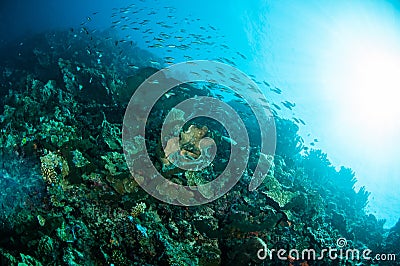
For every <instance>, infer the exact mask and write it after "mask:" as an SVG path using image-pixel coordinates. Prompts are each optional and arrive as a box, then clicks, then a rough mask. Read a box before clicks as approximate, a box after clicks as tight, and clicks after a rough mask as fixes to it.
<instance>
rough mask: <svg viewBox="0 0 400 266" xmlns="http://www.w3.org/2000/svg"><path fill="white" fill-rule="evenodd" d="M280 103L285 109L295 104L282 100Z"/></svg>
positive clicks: (290, 108)
mask: <svg viewBox="0 0 400 266" xmlns="http://www.w3.org/2000/svg"><path fill="white" fill-rule="evenodd" d="M282 104H283V106H285V107H286V108H287V109H289V110H292V109H293V107H295V106H296V104H295V103H291V102H289V101H283V102H282Z"/></svg>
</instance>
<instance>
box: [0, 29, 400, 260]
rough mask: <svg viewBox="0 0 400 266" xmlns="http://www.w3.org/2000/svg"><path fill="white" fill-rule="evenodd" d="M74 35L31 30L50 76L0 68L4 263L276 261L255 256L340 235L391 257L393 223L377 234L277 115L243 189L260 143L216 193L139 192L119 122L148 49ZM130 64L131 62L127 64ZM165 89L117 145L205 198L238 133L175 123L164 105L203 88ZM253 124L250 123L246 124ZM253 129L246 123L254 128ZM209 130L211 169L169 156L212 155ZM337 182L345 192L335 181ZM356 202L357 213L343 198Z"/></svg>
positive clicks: (318, 246) (140, 177)
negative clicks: (263, 169)
mask: <svg viewBox="0 0 400 266" xmlns="http://www.w3.org/2000/svg"><path fill="white" fill-rule="evenodd" d="M74 34H75V33H74ZM74 34H71V33H68V32H64V33H57V34H53V35H51V36H47V38H44V39H43V38H41V39H42V41H43V42H40V45H39V47H35V48H36V49H31V50H32V51H31V52H32V53H31V55H32V57H34V58H35V62H39V64H40V66H41V68H44V69H50V68H51V69H53V71H51V72H46V71H44V72H43V71H39V70H38V69H37V67H31V66H30V65H29V64H28V63H26V64H27V67H26V68H25V69H24V68H22V65H19V66H18V67H17V66H14V67H13V66H12V65H9V66H7V68H5V67H2V69H3V71H4V74H3V76H1V77H0V79H1V81H2V82H1V84H2V85H1V86H2V87H1V89H2V91H1V92H0V93H2V95H4V98H2V100H3V101H4V105H3V106H2V108H1V109H0V110H1V111H2V112H1V115H0V125H1V127H0V128H1V131H0V147H1V149H0V154H1V156H2V157H1V159H2V160H1V161H2V164H3V165H2V167H3V168H4V171H2V172H0V187H1V188H4V189H2V190H1V192H0V201H1V203H2V205H1V208H2V209H1V212H0V232H1V235H2V237H3V238H2V239H1V240H0V260H1V261H5V263H8V264H9V265H18V263H25V264H27V265H111V264H114V265H204V266H205V265H207V266H209V265H210V266H211V265H228V264H229V265H248V264H251V265H257V264H259V265H262V264H270V265H283V263H282V261H280V260H278V259H277V258H276V257H274V258H273V259H272V261H262V260H260V259H258V258H257V251H258V250H259V249H266V250H272V249H278V248H284V249H286V250H289V249H292V248H297V249H299V250H303V249H307V248H314V249H315V250H317V251H321V250H322V249H324V248H327V247H331V246H332V247H334V246H335V245H336V241H337V239H338V238H339V237H346V239H347V240H348V243H349V246H350V247H357V248H361V247H366V246H368V247H373V248H374V249H376V251H377V252H378V251H380V250H386V251H387V252H390V251H391V250H393V252H397V254H398V253H399V252H398V246H399V245H398V243H399V239H400V238H399V235H400V233H399V228H398V227H399V226H397V227H395V228H393V229H392V230H383V227H382V226H383V223H382V221H379V220H377V219H375V217H374V216H367V215H365V213H364V212H363V210H362V207H363V206H364V203H365V202H366V201H365V198H368V195H367V192H366V191H363V190H361V192H360V194H359V196H358V197H356V196H354V194H353V193H354V191H353V190H352V189H351V188H349V187H350V186H351V184H352V176H351V173H347V172H345V171H342V173H341V174H340V175H334V176H333V177H335V178H337V180H336V179H335V180H336V181H332V180H329V179H328V178H327V177H328V174H327V173H333V171H331V170H332V169H331V168H329V167H330V166H329V164H328V162H327V161H326V160H325V159H326V158H325V157H324V155H323V154H322V153H318V152H315V151H310V152H309V153H308V154H305V155H302V154H300V151H301V150H302V140H301V138H300V137H299V136H298V135H297V131H298V127H297V126H295V125H293V124H292V123H291V122H290V121H284V120H282V121H280V122H278V123H279V124H278V133H279V134H278V146H279V147H278V155H276V156H274V157H272V156H268V155H261V156H262V158H261V160H262V161H261V162H262V163H263V164H264V165H268V166H269V167H270V168H269V171H268V172H267V173H263V175H262V176H261V178H260V180H262V179H263V181H262V183H261V184H260V186H259V187H258V189H257V190H255V191H249V190H248V185H249V182H250V180H251V179H252V173H253V171H254V165H256V164H257V163H258V157H259V156H257V155H260V153H259V146H257V144H252V145H251V147H250V148H249V149H250V150H251V153H250V154H251V155H250V161H249V163H248V166H247V167H246V169H245V172H244V174H243V176H242V178H241V179H240V181H239V182H238V183H237V184H236V185H235V187H234V188H233V189H232V190H231V191H229V192H228V193H226V194H225V195H223V196H222V197H220V198H218V199H216V200H215V201H212V202H210V203H208V204H206V205H202V206H196V207H181V206H174V205H168V204H164V203H162V202H160V201H158V200H156V199H154V198H152V197H150V196H149V195H148V194H147V193H146V192H145V191H143V190H142V188H141V187H140V186H139V184H141V183H142V182H143V183H144V182H146V181H149V180H151V177H149V176H146V174H145V173H144V171H142V169H137V171H136V172H135V173H131V172H130V171H129V169H128V166H127V164H126V161H125V156H124V151H123V149H122V117H123V114H124V111H125V107H126V104H127V102H128V100H129V98H130V96H131V95H132V94H133V92H134V91H135V90H136V88H137V86H139V84H140V83H141V82H142V81H143V80H145V79H146V78H148V77H149V76H150V75H151V74H153V73H155V72H156V71H157V69H156V68H154V67H150V66H148V65H145V64H144V62H148V61H149V60H151V59H152V58H150V56H149V54H147V53H141V52H140V50H135V53H134V54H131V55H129V54H128V55H125V54H123V55H119V53H120V50H119V49H122V48H123V47H124V46H123V45H124V43H119V44H118V47H116V46H115V44H114V42H111V41H110V42H104V38H98V39H96V37H95V36H94V40H93V41H94V42H96V43H97V45H98V46H96V48H94V47H93V46H89V45H88V44H89V43H88V40H87V39H85V38H84V37H82V36H81V35H80V33H79V34H76V35H77V37H74V36H73V35H74ZM71 36H72V37H71ZM100 37H103V36H101V35H100ZM71 38H72V39H71ZM25 43H26V46H29V44H28V43H27V42H25ZM49 44H52V45H53V47H54V49H52V50H51V52H50V51H49V50H48V49H47V50H46V47H45V46H46V45H49ZM69 46H70V48H68V47H69ZM88 47H89V48H90V49H89V48H88ZM121 47H122V48H121ZM67 48H68V49H67ZM102 51H107V53H104V52H102ZM124 56H126V58H124ZM20 60H25V59H24V58H22V59H20ZM9 62H11V61H9ZM121 62H124V63H121ZM128 63H129V64H132V65H134V66H135V68H129V67H127V66H128ZM136 66H137V67H136ZM39 72H40V73H39ZM183 88H184V89H183ZM3 89H4V90H3ZM170 93H171V94H169V96H168V97H167V96H163V97H161V98H160V101H159V102H158V103H157V104H156V105H155V106H154V112H153V113H152V114H151V115H150V118H149V121H148V129H146V130H147V131H146V136H145V137H144V136H135V137H134V138H132V139H130V140H129V141H127V143H126V145H125V147H124V148H125V151H126V152H128V153H131V154H134V155H141V154H142V153H143V152H144V151H146V150H147V151H148V154H149V156H150V159H151V160H152V163H153V164H154V166H155V167H156V168H157V169H158V170H159V172H160V173H162V174H163V175H164V177H165V178H167V179H169V180H170V181H172V182H175V183H177V184H182V185H187V186H198V187H199V188H198V190H197V191H198V192H199V193H200V195H201V196H202V197H203V198H204V199H211V198H213V196H214V194H213V193H212V192H211V191H208V190H207V189H203V187H202V186H201V185H203V184H206V183H208V182H210V181H212V180H214V179H215V178H216V177H217V176H218V174H220V173H221V172H222V171H223V170H224V169H225V167H226V164H227V161H228V159H229V156H230V153H229V147H230V145H235V143H236V142H239V141H238V140H232V139H229V137H228V136H227V134H225V131H224V129H223V127H222V126H221V125H216V124H215V123H213V122H212V121H209V120H204V119H203V120H201V119H198V120H195V119H193V120H192V121H189V122H188V123H186V124H185V125H184V126H183V128H182V129H180V128H179V127H178V126H179V125H180V123H182V122H185V121H186V119H187V118H188V117H190V114H185V113H184V112H183V111H181V110H179V109H174V108H172V107H173V106H174V105H175V103H176V102H177V101H180V100H182V99H185V98H186V97H195V96H196V95H198V96H201V95H203V96H204V95H209V93H210V91H209V89H207V88H201V89H199V88H198V87H197V88H196V87H195V86H191V85H189V84H183V85H181V86H180V87H179V86H178V87H177V88H174V89H172V90H171V91H170ZM171 95H173V97H171ZM232 97H233V96H232ZM168 112H169V113H170V117H171V120H172V123H171V127H172V128H173V129H174V130H172V131H173V132H174V133H176V134H175V135H173V136H165V139H161V138H160V134H158V133H159V131H160V130H161V126H162V122H163V119H164V118H165V117H166V114H167V113H168ZM135 115H137V114H133V116H135ZM135 119H140V117H139V116H138V117H135ZM252 123H253V121H252V120H251V118H247V122H246V125H251V124H252ZM124 130H129V128H124ZM179 130H180V131H179ZM256 133H257V130H255V129H254V128H253V129H252V134H254V135H256ZM207 138H211V139H213V141H214V142H215V145H216V146H217V147H218V151H217V152H218V153H217V155H216V158H215V159H214V160H212V163H210V165H208V166H207V167H205V168H204V169H202V170H201V171H195V169H189V170H188V169H181V168H179V167H177V166H176V165H174V163H176V164H178V163H179V160H178V156H176V155H179V156H181V157H183V158H184V159H186V161H184V165H189V164H190V163H191V162H193V161H196V160H202V159H204V161H207V159H210V158H211V155H212V152H213V150H212V149H213V143H212V142H211V141H210V140H207ZM143 143H146V144H145V145H143ZM163 144H165V145H164V146H165V147H164V146H163ZM203 156H204V158H203ZM303 156H304V157H303ZM210 161H211V159H210ZM24 166H29V167H24ZM326 167H327V168H326ZM3 168H1V170H3ZM327 169H328V170H327ZM11 173H12V174H11ZM342 181H343V182H344V181H345V184H347V185H346V186H347V188H346V189H340V188H338V187H337V184H338V183H341V182H342ZM46 188H47V190H46ZM156 190H157V191H156V193H159V194H160V195H164V194H166V187H165V184H158V185H157V186H156ZM174 192H175V193H174ZM168 195H169V196H170V197H171V199H170V200H171V201H173V202H175V203H180V204H183V205H184V204H185V202H187V201H185V199H183V197H182V195H180V194H179V191H178V190H176V191H170V193H168ZM355 198H357V199H358V202H359V203H358V204H357V206H360V208H355V207H353V206H351V205H352V204H351V202H352V200H353V199H355ZM317 263H319V262H315V261H309V262H308V265H312V264H314V265H316V264H317ZM320 263H324V264H325V265H328V264H329V263H336V264H338V263H340V262H338V261H335V262H332V261H328V260H325V261H323V262H320ZM343 263H345V262H344V261H343ZM348 263H353V262H348ZM357 263H359V262H357ZM353 264H354V263H353ZM285 265H286V263H285Z"/></svg>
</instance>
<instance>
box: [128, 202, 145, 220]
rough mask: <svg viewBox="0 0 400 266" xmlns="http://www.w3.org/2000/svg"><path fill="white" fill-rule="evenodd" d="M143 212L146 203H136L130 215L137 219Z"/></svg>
mask: <svg viewBox="0 0 400 266" xmlns="http://www.w3.org/2000/svg"><path fill="white" fill-rule="evenodd" d="M145 210H146V203H144V202H140V203H137V204H136V206H135V207H133V208H132V211H131V215H132V216H133V217H137V216H139V215H140V214H141V213H143V212H144V211H145Z"/></svg>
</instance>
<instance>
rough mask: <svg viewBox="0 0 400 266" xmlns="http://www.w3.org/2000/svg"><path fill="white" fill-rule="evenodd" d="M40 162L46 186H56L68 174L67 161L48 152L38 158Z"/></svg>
mask: <svg viewBox="0 0 400 266" xmlns="http://www.w3.org/2000/svg"><path fill="white" fill-rule="evenodd" d="M40 162H41V165H40V169H41V171H42V176H43V179H44V181H46V183H48V184H58V183H60V182H61V180H62V178H64V177H66V176H67V175H68V174H69V167H68V163H67V161H66V160H65V159H64V158H62V157H61V156H60V155H58V154H55V153H52V152H49V153H48V154H46V155H45V156H42V157H40ZM57 170H59V172H60V174H57ZM59 175H60V176H59Z"/></svg>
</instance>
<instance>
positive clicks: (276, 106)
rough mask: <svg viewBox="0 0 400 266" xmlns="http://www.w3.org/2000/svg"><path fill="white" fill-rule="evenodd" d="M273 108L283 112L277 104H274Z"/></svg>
mask: <svg viewBox="0 0 400 266" xmlns="http://www.w3.org/2000/svg"><path fill="white" fill-rule="evenodd" d="M272 106H273V107H275V108H276V109H278V110H282V109H281V108H280V107H279V106H278V105H276V104H274V103H273V104H272Z"/></svg>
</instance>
